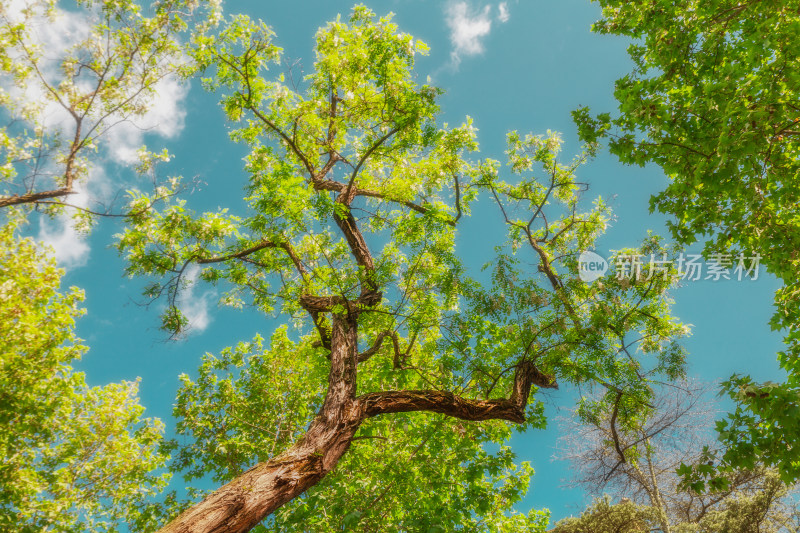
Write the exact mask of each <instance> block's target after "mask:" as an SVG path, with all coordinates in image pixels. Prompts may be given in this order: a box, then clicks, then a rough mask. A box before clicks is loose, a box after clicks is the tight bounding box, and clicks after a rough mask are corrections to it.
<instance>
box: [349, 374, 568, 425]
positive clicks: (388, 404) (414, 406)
mask: <svg viewBox="0 0 800 533" xmlns="http://www.w3.org/2000/svg"><path fill="white" fill-rule="evenodd" d="M533 385H536V386H538V387H542V388H557V385H556V383H555V381H554V380H553V378H551V377H549V376H546V375H545V374H543V373H542V372H541V371H539V369H537V368H536V367H535V366H534V365H533V363H530V362H528V361H523V362H521V363H519V365H518V366H517V372H516V375H515V376H514V391H513V392H512V393H511V397H510V398H499V399H492V400H477V399H469V398H462V397H461V396H457V395H455V394H453V393H452V392H448V391H437V390H407V391H387V392H373V393H368V394H364V395H362V396H359V398H358V401H359V402H361V404H362V405H363V409H364V413H365V415H366V416H368V417H372V416H377V415H382V414H389V413H408V412H412V411H429V412H433V413H441V414H444V415H447V416H452V417H455V418H460V419H462V420H471V421H481V420H508V421H509V422H514V423H517V424H521V423H523V422H525V407H526V406H527V405H528V397H529V396H530V391H531V387H532V386H533Z"/></svg>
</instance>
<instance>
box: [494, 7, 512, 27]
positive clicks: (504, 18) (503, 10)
mask: <svg viewBox="0 0 800 533" xmlns="http://www.w3.org/2000/svg"><path fill="white" fill-rule="evenodd" d="M497 9H498V10H499V11H500V13H499V14H498V15H497V20H499V21H500V22H503V23H505V22H508V19H510V18H511V14H510V13H509V12H508V3H507V2H500V4H499V5H498V6H497Z"/></svg>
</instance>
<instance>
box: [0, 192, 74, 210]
mask: <svg viewBox="0 0 800 533" xmlns="http://www.w3.org/2000/svg"><path fill="white" fill-rule="evenodd" d="M70 194H75V191H71V190H69V189H66V188H64V189H56V190H53V191H42V192H32V193H28V194H21V195H17V194H14V195H12V196H2V197H0V208H3V207H8V206H11V205H21V204H32V203H35V202H38V201H40V200H47V199H49V198H61V197H63V196H68V195H70Z"/></svg>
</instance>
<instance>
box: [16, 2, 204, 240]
mask: <svg viewBox="0 0 800 533" xmlns="http://www.w3.org/2000/svg"><path fill="white" fill-rule="evenodd" d="M56 4H57V2H56V0H24V1H22V2H10V1H7V0H4V1H3V2H2V3H0V42H2V43H3V45H2V47H0V73H2V77H3V79H4V81H5V83H7V84H8V86H10V88H11V90H9V91H3V92H2V93H0V105H2V107H3V111H4V113H3V115H4V119H6V120H8V124H7V125H6V126H5V127H4V128H2V129H0V155H1V157H2V163H3V164H2V166H0V183H2V184H3V186H4V189H3V190H0V207H8V206H14V205H27V206H28V207H31V206H36V207H37V208H41V209H42V210H44V211H47V212H49V213H51V214H53V213H58V212H61V211H62V210H63V208H64V206H70V207H73V208H77V209H78V211H77V213H76V214H77V215H83V216H81V217H80V219H81V220H80V221H81V222H82V223H83V225H84V226H85V225H86V224H88V223H90V222H91V220H92V217H91V215H92V214H93V213H92V210H91V209H90V206H87V205H73V204H74V203H73V204H71V202H70V197H71V196H73V195H76V194H78V193H79V192H84V193H85V192H86V181H87V178H88V175H89V172H90V167H91V166H92V163H91V162H90V159H89V156H88V155H87V153H94V154H93V157H95V158H97V157H98V156H97V154H96V152H97V151H98V149H99V148H101V140H102V139H103V138H104V137H107V136H108V135H109V133H114V132H115V131H118V130H119V129H120V127H121V126H122V125H124V124H126V123H132V121H135V120H136V119H138V118H141V117H143V116H144V115H145V114H146V113H147V112H148V111H149V110H150V108H151V104H152V99H153V97H154V95H155V93H156V91H157V90H158V89H159V88H160V87H161V85H160V84H162V83H163V82H165V81H168V80H170V79H171V78H174V77H176V76H178V75H180V74H182V73H185V68H186V64H185V60H184V59H183V56H182V47H181V44H180V42H179V40H178V39H179V37H180V34H181V33H182V32H184V31H185V30H186V28H187V21H186V19H191V17H192V14H194V15H196V16H197V19H199V20H195V22H196V23H197V24H199V25H202V24H203V23H204V21H213V20H214V17H215V16H216V15H215V13H216V11H215V10H216V9H217V8H216V6H215V2H213V1H209V2H207V1H205V0H161V1H159V2H156V3H154V4H153V6H152V7H151V10H152V12H151V13H148V12H147V10H146V9H143V8H142V7H141V6H140V5H139V4H137V3H135V2H133V1H131V0H122V1H114V2H111V1H93V0H80V1H79V2H78V7H79V9H80V11H78V12H76V13H69V12H66V11H64V10H62V9H59V8H58V7H57V5H56ZM73 18H74V19H75V20H73ZM56 24H57V25H56ZM51 25H56V26H55V27H56V28H62V29H63V31H64V33H65V35H63V36H61V37H62V38H63V39H64V40H65V41H66V48H65V49H64V48H61V47H64V46H65V43H63V42H61V43H60V42H51V41H52V36H48V33H47V31H46V30H45V28H48V27H51ZM59 25H60V26H59ZM48 39H50V41H48ZM57 47H58V48H59V49H58V50H54V48H57ZM140 157H141V159H142V165H143V170H145V171H146V170H147V167H148V165H149V164H150V163H152V161H153V160H154V159H159V158H161V159H164V158H167V157H168V156H167V154H166V153H162V154H151V153H149V152H147V151H146V150H145V149H142V150H141V151H140ZM157 185H158V184H155V185H154V190H155V191H158V192H159V193H160V194H155V195H154V196H155V197H156V198H158V197H160V196H162V195H164V194H168V192H169V191H168V190H167V189H165V188H163V187H162V188H160V189H159V188H158V186H157ZM94 214H97V213H94ZM100 214H106V213H105V212H104V213H100Z"/></svg>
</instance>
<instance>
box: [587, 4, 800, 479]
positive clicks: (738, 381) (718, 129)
mask: <svg viewBox="0 0 800 533" xmlns="http://www.w3.org/2000/svg"><path fill="white" fill-rule="evenodd" d="M600 4H601V5H602V6H603V19H602V20H600V21H599V22H598V23H597V24H596V25H595V27H594V29H595V31H597V32H599V33H611V34H616V35H624V36H628V37H632V38H635V39H637V41H636V42H635V44H633V45H631V46H630V48H629V53H630V56H631V58H632V60H633V62H634V65H635V66H634V70H633V72H632V73H631V74H629V75H627V76H625V77H623V78H622V79H620V80H618V82H617V85H616V91H615V96H616V98H617V100H618V102H619V104H620V112H619V114H618V116H616V117H615V118H613V119H612V117H611V115H610V114H608V113H605V114H600V115H598V116H597V117H592V116H591V114H590V113H589V110H587V109H585V108H582V109H579V110H577V111H576V112H575V115H574V116H575V119H576V121H577V123H578V125H579V128H580V130H581V134H582V137H583V138H584V139H586V140H590V141H596V140H597V139H599V138H600V137H602V136H608V137H609V139H610V141H609V147H610V149H611V151H612V152H613V153H615V154H617V155H618V156H619V158H620V160H621V161H623V162H625V163H629V164H639V165H643V164H645V163H647V162H654V163H656V164H658V165H659V166H661V168H662V169H663V170H664V172H665V173H666V174H667V176H669V178H670V180H671V182H670V184H669V185H668V186H667V188H666V189H665V190H664V191H663V192H661V193H659V194H658V195H656V196H654V197H653V198H652V200H651V209H658V210H659V211H662V212H664V213H667V214H671V215H672V216H673V217H674V219H673V220H672V221H671V222H670V225H671V230H672V235H673V237H674V238H675V239H676V240H677V242H679V243H681V244H685V245H688V244H691V243H693V242H695V241H697V240H698V239H700V238H704V239H708V240H707V241H706V242H705V249H704V250H705V254H706V256H707V257H708V258H711V259H717V260H720V261H722V262H723V263H725V262H730V261H731V259H732V258H735V257H736V256H737V254H739V253H746V254H748V255H749V254H758V255H760V257H761V259H762V262H763V264H764V265H766V267H767V270H768V271H769V272H771V273H772V274H774V275H775V276H777V277H778V279H780V280H781V282H782V283H783V287H781V288H780V289H779V290H778V292H777V293H776V298H775V304H776V307H777V310H776V312H775V314H774V316H773V318H772V319H771V321H770V325H771V327H772V328H773V329H776V330H777V329H783V330H784V331H785V332H786V337H785V339H786V344H787V348H786V350H785V351H782V352H780V353H779V354H778V360H779V362H780V365H781V367H782V368H783V369H785V370H786V371H787V372H788V373H789V378H788V379H787V381H786V382H785V383H782V384H775V383H764V384H758V383H755V382H753V380H752V379H751V378H750V377H747V376H733V377H732V378H731V379H730V380H728V381H726V382H724V383H723V390H724V391H726V392H727V393H728V394H729V395H730V396H731V397H732V398H733V399H734V400H736V401H737V407H736V410H735V411H734V412H733V413H731V414H730V415H728V417H727V419H726V420H723V421H720V423H719V426H718V429H719V440H720V442H721V445H722V450H720V453H719V454H716V453H711V452H710V453H709V455H708V459H709V460H715V461H718V462H719V464H720V466H721V468H722V471H723V472H724V471H729V470H731V469H736V468H740V467H741V468H750V467H752V466H753V460H752V458H753V457H759V458H760V459H761V460H763V461H765V462H766V463H767V464H768V465H773V466H775V467H777V468H778V469H779V470H780V472H781V476H782V477H783V479H784V480H786V481H791V480H796V479H797V478H798V476H800V450H798V449H797V447H796V446H792V445H791V443H793V442H795V441H796V440H797V436H798V435H799V434H800V425H798V424H800V417H798V416H797V415H798V413H800V403H799V402H798V400H797V398H798V393H799V392H800V390H798V386H797V376H798V374H800V366H799V365H800V343H798V340H800V334H799V333H798V329H797V324H798V323H800V315H799V314H798V308H799V307H798V299H797V295H798V294H800V293H798V290H797V289H798V285H797V284H798V276H797V273H798V270H799V268H798V267H799V266H800V263H798V261H800V259H799V258H798V255H797V249H798V245H800V231H798V224H797V217H796V216H795V206H796V205H797V203H798V199H799V198H798V187H797V175H798V170H799V169H800V167H799V166H798V165H800V157H798V153H799V150H800V143H799V142H798V139H800V127H798V123H799V122H800V106H798V104H797V102H798V94H800V79H798V77H797V72H796V69H795V68H794V67H793V66H792V65H795V64H797V61H798V60H800V50H799V49H798V47H797V39H796V35H797V27H798V24H800V13H798V11H797V6H796V5H795V4H794V3H792V2H786V1H774V2H739V1H733V0H725V1H720V2H679V3H670V2H660V1H659V2H644V1H635V2H620V1H616V0H601V1H600ZM764 421H767V422H766V423H764ZM709 475H710V472H706V473H705V474H703V473H701V472H697V471H695V472H694V473H693V474H692V475H688V476H687V482H688V483H690V484H692V485H693V486H694V487H695V488H696V489H698V490H699V489H702V488H704V487H706V486H707V485H706V483H707V482H708V481H710V482H712V483H714V484H719V483H724V482H725V479H724V477H718V476H713V475H712V476H710V477H709Z"/></svg>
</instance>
